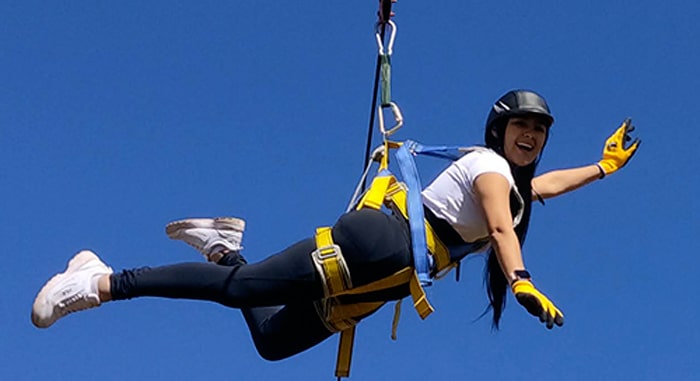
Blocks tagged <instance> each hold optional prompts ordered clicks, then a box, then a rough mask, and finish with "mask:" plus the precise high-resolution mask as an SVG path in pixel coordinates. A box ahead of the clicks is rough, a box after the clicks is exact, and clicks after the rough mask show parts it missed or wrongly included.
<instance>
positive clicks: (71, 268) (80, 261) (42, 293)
mask: <svg viewBox="0 0 700 381" xmlns="http://www.w3.org/2000/svg"><path fill="white" fill-rule="evenodd" d="M94 259H97V260H98V261H100V262H102V261H101V260H100V258H99V257H98V256H97V255H96V254H95V253H93V252H92V251H90V250H83V251H81V252H79V253H78V254H76V255H75V256H73V258H71V260H70V261H68V265H67V266H66V269H65V270H64V271H63V272H62V273H58V274H56V275H54V276H53V277H51V279H49V281H48V282H46V284H45V285H44V287H42V288H41V290H39V293H38V294H37V296H36V298H35V299H34V304H33V305H32V323H34V325H35V326H36V327H37V328H48V327H49V326H51V325H52V324H53V323H55V322H56V320H58V318H56V319H52V320H49V321H41V320H40V319H39V317H38V316H36V315H34V310H35V309H39V308H40V307H41V305H40V304H41V302H42V301H45V300H46V294H47V293H48V292H49V290H51V289H52V288H53V287H54V286H55V285H56V283H58V282H59V281H60V280H61V278H63V277H64V276H65V275H67V274H70V273H73V272H75V271H76V270H77V269H80V268H81V267H82V266H83V265H84V264H86V263H88V262H90V261H92V260H94ZM37 305H38V306H37Z"/></svg>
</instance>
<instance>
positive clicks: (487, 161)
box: [457, 146, 509, 168]
mask: <svg viewBox="0 0 700 381" xmlns="http://www.w3.org/2000/svg"><path fill="white" fill-rule="evenodd" d="M457 162H458V163H460V164H462V165H467V166H472V165H478V166H483V165H486V166H498V167H504V166H505V168H508V167H509V166H508V161H506V159H505V158H504V157H503V156H501V155H499V154H498V153H497V152H496V151H494V150H492V149H491V148H488V147H480V146H475V147H469V148H468V149H467V150H466V153H465V154H464V156H462V157H461V158H459V159H458V160H457Z"/></svg>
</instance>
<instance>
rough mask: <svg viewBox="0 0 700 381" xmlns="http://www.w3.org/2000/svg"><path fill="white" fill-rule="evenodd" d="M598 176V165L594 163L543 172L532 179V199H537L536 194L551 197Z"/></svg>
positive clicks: (587, 182) (582, 184)
mask: <svg viewBox="0 0 700 381" xmlns="http://www.w3.org/2000/svg"><path fill="white" fill-rule="evenodd" d="M600 176H601V172H600V167H599V166H597V165H596V164H591V165H587V166H584V167H578V168H570V169H559V170H555V171H551V172H547V173H544V174H542V175H540V176H537V177H535V178H534V179H532V193H533V194H532V199H533V200H537V195H538V194H539V195H540V197H542V198H552V197H556V196H559V195H562V194H564V193H567V192H571V191H573V190H576V189H578V188H581V187H582V186H584V185H586V184H589V183H591V182H593V181H594V180H597V179H599V178H600Z"/></svg>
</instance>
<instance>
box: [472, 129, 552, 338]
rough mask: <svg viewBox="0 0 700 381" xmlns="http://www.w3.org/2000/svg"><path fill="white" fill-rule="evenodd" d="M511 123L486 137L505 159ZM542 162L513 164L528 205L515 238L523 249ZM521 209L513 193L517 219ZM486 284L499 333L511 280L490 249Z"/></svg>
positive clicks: (516, 181)
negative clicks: (504, 145) (504, 146)
mask: <svg viewBox="0 0 700 381" xmlns="http://www.w3.org/2000/svg"><path fill="white" fill-rule="evenodd" d="M508 120H509V118H502V119H500V120H498V121H496V122H495V123H494V124H493V126H492V129H491V131H493V132H495V133H494V134H491V133H490V132H489V131H488V130H487V135H486V146H487V147H489V148H491V149H492V150H494V151H496V152H497V153H498V154H499V155H501V156H503V157H504V158H505V152H504V149H503V139H504V136H505V129H506V125H507V124H508ZM489 135H490V136H489ZM547 137H549V128H548V129H547ZM547 137H546V138H545V141H544V144H543V145H542V149H544V145H546V143H547ZM540 156H541V154H540ZM539 159H540V158H539V157H538V158H537V159H536V160H535V161H534V162H532V163H531V164H529V165H527V166H524V167H518V166H516V165H514V164H512V163H510V162H509V164H510V171H511V173H512V174H513V178H514V180H515V186H516V187H517V189H518V193H520V195H521V196H522V197H521V199H522V200H523V203H524V205H523V208H524V209H523V215H522V218H521V220H520V223H519V224H518V225H517V226H516V227H515V234H516V235H517V236H518V241H519V243H520V247H522V246H523V244H524V243H525V237H526V236H527V229H528V226H529V225H530V213H531V211H532V179H533V178H534V177H535V170H536V169H537V164H538V163H539ZM519 209H520V201H519V200H518V197H517V196H516V195H515V192H514V191H513V192H511V194H510V210H511V213H512V214H513V216H515V214H516V213H517V212H518V210H519ZM484 283H485V284H486V293H487V295H488V297H489V303H490V305H489V308H490V309H491V310H492V312H493V320H492V325H493V328H494V329H498V328H499V322H500V320H501V316H502V315H503V310H504V309H505V307H506V292H507V290H508V280H507V279H506V277H505V275H504V274H503V270H502V269H501V265H500V263H499V262H498V257H497V256H496V252H495V250H494V249H493V248H491V249H489V252H488V255H487V262H486V267H485V271H484Z"/></svg>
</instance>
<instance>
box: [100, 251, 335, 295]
mask: <svg viewBox="0 0 700 381" xmlns="http://www.w3.org/2000/svg"><path fill="white" fill-rule="evenodd" d="M314 248H315V244H314V241H313V240H312V239H307V240H304V241H301V242H298V243H297V244H295V245H292V246H290V247H289V248H287V249H285V250H283V251H282V252H280V253H278V254H275V255H273V256H271V257H269V258H267V259H266V260H264V261H262V262H258V263H255V264H245V263H244V262H241V263H236V264H234V265H233V266H217V265H215V264H212V263H183V264H176V265H170V266H162V267H156V268H148V267H144V268H139V269H133V270H124V271H122V272H121V273H118V274H113V275H112V276H111V277H110V287H111V294H112V300H121V299H130V298H133V297H142V296H158V297H166V298H180V299H198V300H210V301H214V302H218V303H221V304H223V305H226V306H229V307H234V308H245V307H263V306H276V305H284V304H291V303H300V302H308V301H313V300H317V299H320V298H322V297H323V288H322V284H321V280H320V278H319V276H318V274H317V273H316V270H315V268H314V266H313V263H312V262H311V257H310V256H309V253H310V252H311V251H313V250H314Z"/></svg>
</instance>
